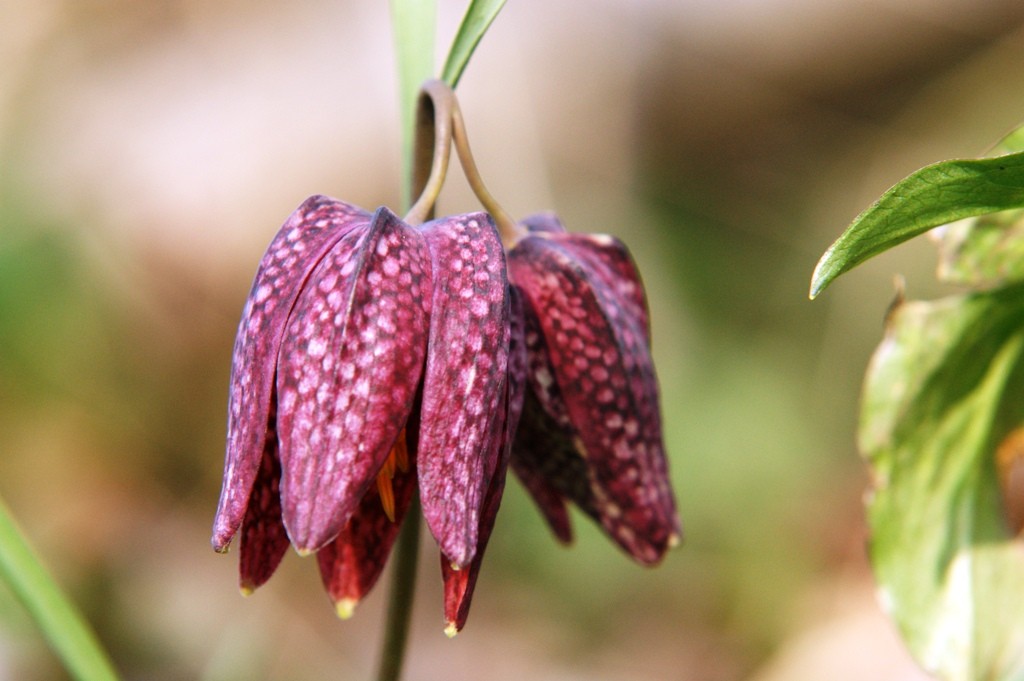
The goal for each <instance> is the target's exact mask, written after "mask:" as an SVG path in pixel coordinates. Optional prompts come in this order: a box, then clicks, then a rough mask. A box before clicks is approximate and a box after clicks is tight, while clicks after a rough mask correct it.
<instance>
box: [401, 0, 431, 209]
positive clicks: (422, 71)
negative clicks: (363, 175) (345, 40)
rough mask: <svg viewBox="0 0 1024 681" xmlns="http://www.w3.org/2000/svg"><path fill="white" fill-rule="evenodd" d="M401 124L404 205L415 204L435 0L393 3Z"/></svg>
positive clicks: (429, 72)
mask: <svg viewBox="0 0 1024 681" xmlns="http://www.w3.org/2000/svg"><path fill="white" fill-rule="evenodd" d="M391 23H392V26H393V29H394V32H395V55H396V57H397V66H398V106H399V109H400V110H401V119H400V120H401V125H402V178H403V181H402V206H403V211H404V210H406V209H408V208H409V206H410V205H411V204H412V189H411V187H412V165H413V133H414V127H415V125H416V102H417V99H418V97H419V91H420V86H421V85H422V84H423V82H424V81H425V80H428V79H429V78H431V77H433V74H434V33H435V31H436V28H437V4H436V2H435V0H391Z"/></svg>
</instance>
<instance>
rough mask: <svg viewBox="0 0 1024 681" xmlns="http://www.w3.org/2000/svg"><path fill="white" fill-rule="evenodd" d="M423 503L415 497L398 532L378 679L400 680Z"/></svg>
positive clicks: (411, 601)
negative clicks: (421, 505) (421, 504)
mask: <svg viewBox="0 0 1024 681" xmlns="http://www.w3.org/2000/svg"><path fill="white" fill-rule="evenodd" d="M420 515H421V511H420V504H419V498H418V497H415V498H413V501H412V504H411V505H410V506H409V510H408V511H406V514H405V521H404V522H403V523H402V529H401V531H400V532H399V534H398V541H397V543H396V544H395V551H394V554H392V557H391V569H392V570H393V572H392V573H391V592H390V594H389V595H388V611H387V623H386V625H385V630H384V645H383V647H382V648H381V654H380V665H379V666H378V669H377V681H398V679H399V678H400V677H401V674H402V662H403V661H404V660H405V649H406V643H407V642H408V639H409V622H410V620H411V619H412V604H413V593H414V592H415V590H416V562H417V558H418V557H419V548H420Z"/></svg>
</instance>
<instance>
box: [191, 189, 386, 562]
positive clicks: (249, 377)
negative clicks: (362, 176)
mask: <svg viewBox="0 0 1024 681" xmlns="http://www.w3.org/2000/svg"><path fill="white" fill-rule="evenodd" d="M369 217H370V216H369V214H367V213H365V212H364V211H362V210H360V209H358V208H356V207H354V206H350V205H349V204H346V203H342V202H341V201H336V200H334V199H330V198H327V197H325V196H312V197H310V198H308V199H306V201H305V202H304V203H303V204H302V205H301V206H299V207H298V208H297V209H296V210H295V212H294V213H292V215H291V216H290V217H289V218H288V220H287V221H286V222H285V223H284V225H283V226H282V227H281V229H280V231H278V233H277V235H276V236H275V237H274V239H273V241H272V242H271V243H270V246H269V247H268V248H267V252H266V254H264V256H263V259H262V260H261V261H260V265H259V269H258V270H257V271H256V277H255V280H254V281H253V285H252V290H251V291H250V293H249V298H248V300H246V303H245V310H244V311H243V313H242V321H241V323H240V324H239V326H238V335H237V336H236V338H235V350H234V356H233V358H232V366H231V394H230V397H229V404H228V435H227V453H226V456H225V462H224V482H223V487H222V488H221V495H220V502H219V504H218V508H217V515H216V518H215V519H214V526H213V537H212V540H211V543H212V544H213V547H214V548H215V549H217V550H218V551H224V550H226V549H227V547H228V544H229V543H230V541H231V538H232V537H233V536H234V535H235V533H236V532H237V531H238V528H239V526H240V525H241V524H242V518H243V516H244V515H245V512H246V506H247V504H248V500H249V495H250V492H251V490H252V486H253V481H254V480H255V479H256V472H257V470H258V469H259V467H260V460H261V458H262V456H263V449H264V443H265V442H266V440H267V437H268V434H267V415H268V413H269V412H270V401H271V395H272V393H273V390H274V372H275V369H276V366H277V353H278V348H279V347H280V345H281V339H282V336H283V334H284V329H285V325H286V324H287V322H288V315H289V313H290V312H291V309H292V305H293V304H294V302H295V298H296V297H297V296H298V294H299V291H300V290H301V288H302V286H303V284H304V283H305V281H306V277H307V276H308V275H309V272H310V271H311V270H312V269H313V267H314V266H315V265H316V264H317V262H319V260H320V259H321V258H322V257H323V255H324V253H326V252H327V251H328V250H329V249H330V248H331V247H332V246H333V245H334V244H335V243H337V241H338V240H339V239H341V237H342V236H344V235H345V234H346V233H347V232H349V231H350V230H352V229H355V228H356V227H358V226H360V225H365V224H366V223H367V222H368V221H369Z"/></svg>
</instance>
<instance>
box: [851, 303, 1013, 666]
mask: <svg viewBox="0 0 1024 681" xmlns="http://www.w3.org/2000/svg"><path fill="white" fill-rule="evenodd" d="M890 319H891V321H890V326H889V328H888V329H887V333H886V337H885V339H884V340H883V342H882V344H881V345H880V346H879V347H878V349H877V351H876V353H875V356H874V357H873V359H872V362H871V366H870V368H869V371H868V376H867V381H866V384H865V392H864V399H863V407H862V413H861V424H860V433H859V435H860V448H861V450H862V452H863V453H864V455H865V457H866V458H867V460H868V462H869V464H870V466H871V468H872V473H873V482H874V484H873V490H872V493H871V495H870V498H869V501H868V521H869V525H870V529H871V545H870V553H871V561H872V565H873V568H874V571H875V576H876V579H877V582H878V585H879V592H880V594H881V600H882V602H883V605H884V606H885V607H886V609H887V610H888V611H889V614H890V615H891V616H892V617H893V619H894V620H895V622H896V624H897V625H898V626H899V628H900V630H901V632H902V634H903V637H904V640H905V641H906V643H907V645H908V647H909V648H910V650H911V651H912V652H913V654H914V655H915V657H916V658H917V659H918V660H919V661H920V662H921V664H922V665H923V666H925V667H926V668H927V669H928V670H929V671H931V672H933V673H935V674H937V675H938V677H939V678H942V679H946V680H948V681H971V680H973V679H992V680H993V681H995V680H1011V679H1012V680H1014V681H1017V680H1020V679H1024V624H1022V622H1021V620H1020V613H1021V612H1024V547H1022V545H1021V543H1020V540H1019V539H1015V538H1013V537H1012V536H1011V532H1010V531H1009V530H1008V528H1007V526H1006V521H1005V519H1004V512H1003V506H1002V500H1001V497H1000V490H999V484H998V480H997V478H996V473H995V465H994V457H995V450H996V448H997V446H998V444H999V443H1000V442H1001V441H1002V439H1003V438H1004V437H1005V436H1006V435H1007V434H1008V433H1009V432H1012V431H1013V430H1014V429H1016V428H1018V427H1020V426H1021V425H1022V424H1024V286H1021V285H1017V286H1013V287H1007V288H1005V289H1001V290H999V291H993V292H987V293H980V294H974V295H970V296H961V297H954V298H947V299H944V300H940V301H936V302H928V303H925V302H914V303H907V304H904V305H902V306H900V307H898V308H897V309H896V310H895V311H894V312H893V315H892V317H891V318H890Z"/></svg>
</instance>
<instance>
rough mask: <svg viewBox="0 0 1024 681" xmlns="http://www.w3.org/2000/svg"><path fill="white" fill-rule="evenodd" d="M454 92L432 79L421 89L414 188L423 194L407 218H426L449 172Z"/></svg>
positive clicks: (416, 221) (414, 221)
mask: <svg viewBox="0 0 1024 681" xmlns="http://www.w3.org/2000/svg"><path fill="white" fill-rule="evenodd" d="M454 99H455V98H454V94H453V93H452V91H451V89H450V88H449V87H448V86H447V85H445V84H444V83H442V82H441V81H439V80H428V81H427V82H425V83H424V84H423V86H422V88H421V89H420V97H419V103H418V104H417V107H416V140H415V142H414V145H413V166H414V167H413V173H412V185H411V189H412V190H413V192H414V195H415V194H416V193H418V194H419V198H418V199H416V203H415V204H414V205H413V206H412V208H410V209H409V212H408V213H407V214H406V216H405V221H406V222H408V223H409V224H410V225H418V224H420V223H422V222H426V221H427V220H429V219H430V217H431V215H433V211H434V204H435V203H437V197H438V195H439V194H440V193H441V187H442V186H444V180H445V177H446V175H447V174H448V159H449V158H450V157H451V154H452V105H453V102H454Z"/></svg>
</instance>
